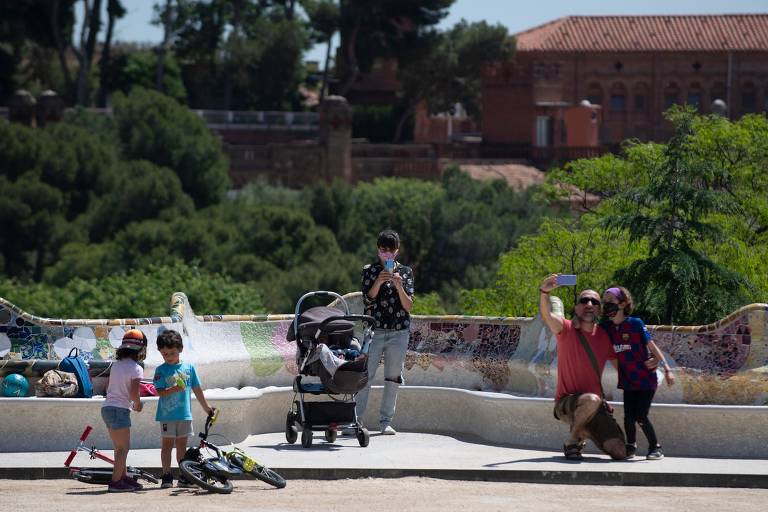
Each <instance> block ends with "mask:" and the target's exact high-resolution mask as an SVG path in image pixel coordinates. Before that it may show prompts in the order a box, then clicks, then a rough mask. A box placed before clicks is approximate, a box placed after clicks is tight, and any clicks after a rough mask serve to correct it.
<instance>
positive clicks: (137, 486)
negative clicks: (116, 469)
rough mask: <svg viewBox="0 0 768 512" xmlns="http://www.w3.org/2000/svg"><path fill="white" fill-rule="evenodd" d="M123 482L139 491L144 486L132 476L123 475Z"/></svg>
mask: <svg viewBox="0 0 768 512" xmlns="http://www.w3.org/2000/svg"><path fill="white" fill-rule="evenodd" d="M123 482H125V483H127V484H128V485H130V486H131V487H133V488H134V489H136V490H137V491H140V490H142V489H143V488H144V486H143V485H141V484H140V483H139V482H137V481H136V480H134V479H133V478H131V477H129V476H124V477H123Z"/></svg>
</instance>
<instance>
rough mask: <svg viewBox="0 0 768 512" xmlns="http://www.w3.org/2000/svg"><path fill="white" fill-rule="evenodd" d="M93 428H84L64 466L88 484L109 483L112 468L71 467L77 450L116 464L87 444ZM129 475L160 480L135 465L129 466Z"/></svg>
mask: <svg viewBox="0 0 768 512" xmlns="http://www.w3.org/2000/svg"><path fill="white" fill-rule="evenodd" d="M91 430H93V427H91V426H90V425H86V427H85V430H83V434H82V435H81V436H80V441H79V443H78V444H77V446H75V448H74V449H73V450H72V451H71V452H69V456H68V457H67V460H65V461H64V466H65V467H68V468H69V474H70V476H71V477H72V478H76V479H77V480H79V481H80V482H85V483H87V484H101V485H107V484H108V483H109V482H110V480H112V470H111V469H109V468H75V467H70V464H72V461H73V460H74V458H75V455H77V452H79V451H83V452H86V453H88V455H90V456H91V460H94V459H100V460H103V461H104V462H108V463H110V464H112V465H113V466H114V464H115V461H114V460H112V459H110V458H109V457H107V456H106V455H104V454H103V453H101V452H99V450H97V449H96V447H95V446H86V444H85V440H86V439H87V438H88V435H89V434H90V433H91ZM126 472H127V475H128V476H129V477H130V478H133V479H134V480H137V481H138V480H139V479H142V480H146V481H147V482H150V483H153V484H156V483H158V482H159V481H160V480H158V478H157V477H156V476H155V475H153V474H151V473H147V472H146V471H144V470H142V469H138V468H134V467H133V466H128V467H127V468H126Z"/></svg>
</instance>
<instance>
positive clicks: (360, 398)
mask: <svg viewBox="0 0 768 512" xmlns="http://www.w3.org/2000/svg"><path fill="white" fill-rule="evenodd" d="M376 245H377V246H378V249H379V254H378V258H377V260H376V261H375V262H374V263H371V264H368V265H366V266H365V267H363V274H362V292H363V303H364V305H365V314H366V315H370V316H372V317H373V318H375V319H376V325H375V328H374V335H373V339H372V340H371V344H370V347H369V349H368V382H369V384H368V387H366V388H365V389H364V390H363V391H361V392H360V393H358V395H357V414H358V416H362V415H363V413H364V412H365V409H366V407H367V405H368V394H369V392H370V383H371V382H373V378H374V376H375V375H376V370H377V369H378V367H379V363H380V361H381V358H382V356H383V357H384V396H383V397H382V400H381V408H380V409H379V427H380V430H381V433H382V434H385V435H394V434H396V433H397V431H395V429H394V428H392V425H391V423H392V418H393V417H394V415H395V406H396V403H397V391H398V388H399V387H400V385H401V384H403V363H404V362H405V353H406V351H407V349H408V339H409V334H410V325H411V315H410V311H411V308H412V307H413V271H412V270H411V269H410V268H409V267H406V266H405V265H403V264H401V263H400V262H399V261H397V254H398V252H399V250H400V236H399V235H398V234H397V232H395V231H393V230H391V229H387V230H384V231H382V232H381V233H379V237H378V239H377V241H376Z"/></svg>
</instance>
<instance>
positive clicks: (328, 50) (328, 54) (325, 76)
mask: <svg viewBox="0 0 768 512" xmlns="http://www.w3.org/2000/svg"><path fill="white" fill-rule="evenodd" d="M332 41H333V36H331V37H329V38H328V47H327V48H326V49H325V66H324V67H323V82H322V84H320V101H323V100H324V99H325V90H326V88H327V87H328V65H329V64H328V63H329V62H330V60H331V42H332Z"/></svg>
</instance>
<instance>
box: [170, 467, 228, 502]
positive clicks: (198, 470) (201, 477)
mask: <svg viewBox="0 0 768 512" xmlns="http://www.w3.org/2000/svg"><path fill="white" fill-rule="evenodd" d="M179 471H181V474H182V475H184V478H186V479H187V480H189V481H190V482H192V483H194V484H195V485H197V486H199V487H202V488H203V489H205V490H206V491H210V492H216V493H219V494H229V493H231V492H232V489H234V486H233V485H232V482H230V481H229V480H227V479H226V478H223V477H220V476H217V475H211V474H209V473H208V472H207V471H205V470H204V469H203V465H202V464H200V463H199V462H197V461H196V460H183V461H181V464H179Z"/></svg>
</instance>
